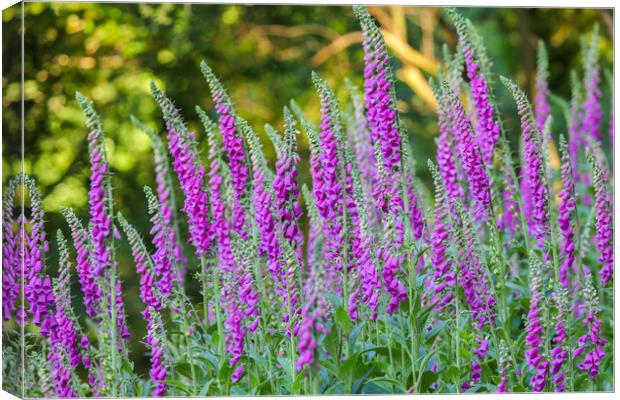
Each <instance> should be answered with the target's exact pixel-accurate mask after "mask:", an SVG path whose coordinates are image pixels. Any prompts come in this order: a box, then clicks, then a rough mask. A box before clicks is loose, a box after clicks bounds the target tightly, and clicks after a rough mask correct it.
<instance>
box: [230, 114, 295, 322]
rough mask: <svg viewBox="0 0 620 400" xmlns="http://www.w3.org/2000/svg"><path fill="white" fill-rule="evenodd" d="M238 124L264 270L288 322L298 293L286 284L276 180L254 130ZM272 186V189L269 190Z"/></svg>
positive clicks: (290, 281)
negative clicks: (248, 168) (245, 146)
mask: <svg viewBox="0 0 620 400" xmlns="http://www.w3.org/2000/svg"><path fill="white" fill-rule="evenodd" d="M237 126H239V127H240V130H241V131H242V133H243V135H244V136H245V139H246V142H247V143H248V147H249V153H250V159H251V161H252V178H253V181H252V200H253V205H254V209H253V212H254V215H255V219H254V220H255V224H256V227H257V230H258V233H259V238H258V239H259V249H258V250H259V254H261V255H265V256H266V258H267V269H268V271H269V274H270V276H271V280H272V282H273V283H274V289H275V291H276V293H277V294H278V296H279V298H281V299H283V301H282V304H283V305H284V307H283V318H284V321H285V322H287V321H288V320H289V318H290V316H292V315H293V313H294V312H295V311H294V310H295V308H296V306H297V295H296V293H295V288H294V287H290V285H289V284H290V283H292V280H291V279H290V277H289V276H288V268H287V265H286V261H284V260H285V257H284V254H283V251H284V250H283V245H284V243H283V242H281V241H280V237H282V238H283V239H284V240H286V238H284V234H283V230H282V229H283V227H282V226H281V225H280V218H279V217H280V215H279V213H277V210H279V209H278V208H277V207H278V206H277V205H276V203H275V202H276V194H275V193H274V191H275V179H274V177H273V173H272V172H271V171H270V170H269V169H268V167H267V161H266V160H265V157H264V154H263V149H262V145H261V143H260V141H259V139H258V136H257V135H256V133H255V132H254V131H253V130H252V128H250V126H249V125H248V124H247V122H245V121H243V120H241V119H240V120H239V121H238V123H237ZM272 187H274V190H272V189H271V188H272ZM285 201H286V200H285ZM250 279H251V278H250ZM250 283H251V282H250Z"/></svg>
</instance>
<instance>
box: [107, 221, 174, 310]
mask: <svg viewBox="0 0 620 400" xmlns="http://www.w3.org/2000/svg"><path fill="white" fill-rule="evenodd" d="M118 220H119V222H120V224H121V227H122V228H123V230H124V231H125V234H126V235H127V239H128V241H129V246H130V247H131V255H132V257H133V259H134V263H135V264H136V272H137V274H138V278H139V282H140V299H141V300H142V302H143V303H144V304H145V305H146V306H147V309H149V308H150V309H152V310H154V311H160V310H161V309H162V307H163V304H162V299H161V296H160V294H159V292H158V289H157V288H156V286H155V285H156V281H155V274H154V273H153V270H154V266H153V260H152V259H151V258H150V257H149V253H148V250H147V249H146V246H145V245H144V242H143V241H142V239H141V238H140V235H139V234H138V232H137V231H136V230H135V228H134V227H133V226H131V225H130V224H129V223H128V222H127V220H126V219H125V218H124V217H123V216H122V215H120V214H119V216H118Z"/></svg>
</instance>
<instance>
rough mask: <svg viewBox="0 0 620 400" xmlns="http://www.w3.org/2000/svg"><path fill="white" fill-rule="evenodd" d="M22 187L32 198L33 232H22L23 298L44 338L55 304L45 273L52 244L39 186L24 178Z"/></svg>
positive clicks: (24, 224) (25, 176)
mask: <svg viewBox="0 0 620 400" xmlns="http://www.w3.org/2000/svg"><path fill="white" fill-rule="evenodd" d="M23 184H24V186H25V189H26V193H27V194H28V196H29V198H30V210H31V211H30V212H31V221H30V224H31V229H30V233H29V234H28V233H26V232H25V231H23V232H20V235H23V237H24V241H25V243H24V267H25V270H24V279H25V281H24V297H25V298H26V300H27V302H28V305H29V310H28V311H29V313H30V315H31V316H32V322H33V323H34V324H35V325H37V326H38V327H40V328H41V335H42V336H47V335H48V334H49V329H50V324H51V322H52V321H50V317H51V315H52V308H53V305H54V294H53V292H52V283H51V280H50V277H49V276H47V275H46V274H45V272H44V268H45V266H44V260H45V253H47V251H48V250H49V245H48V243H47V240H46V239H45V230H44V228H43V217H44V215H43V209H42V208H41V195H40V194H39V191H38V190H37V188H36V183H35V181H34V179H32V178H31V177H29V176H27V175H24V177H23ZM21 224H22V226H26V224H27V220H26V218H24V217H23V216H22V221H21Z"/></svg>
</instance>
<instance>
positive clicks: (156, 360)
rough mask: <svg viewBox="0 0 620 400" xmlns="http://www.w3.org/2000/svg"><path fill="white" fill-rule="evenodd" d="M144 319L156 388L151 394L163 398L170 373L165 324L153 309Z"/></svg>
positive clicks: (145, 314) (152, 377) (152, 378)
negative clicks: (167, 366)
mask: <svg viewBox="0 0 620 400" xmlns="http://www.w3.org/2000/svg"><path fill="white" fill-rule="evenodd" d="M143 316H144V319H145V320H146V329H147V336H146V345H147V346H148V347H149V348H150V350H151V357H150V362H151V368H150V370H149V377H150V378H151V380H152V381H153V384H154V385H155V387H154V388H153V392H152V393H151V394H152V396H153V397H162V396H165V395H166V391H167V389H168V385H167V384H166V379H167V375H168V372H167V371H166V365H167V362H166V359H167V356H166V353H165V351H166V350H165V349H166V347H165V345H166V344H165V342H164V341H165V335H164V333H163V324H162V321H161V317H160V315H159V313H158V312H157V311H155V310H154V309H153V308H151V307H147V309H146V310H144V312H143Z"/></svg>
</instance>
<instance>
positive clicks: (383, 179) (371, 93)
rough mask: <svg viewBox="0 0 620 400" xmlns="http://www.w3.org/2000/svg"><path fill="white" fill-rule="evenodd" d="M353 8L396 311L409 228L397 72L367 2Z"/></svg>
mask: <svg viewBox="0 0 620 400" xmlns="http://www.w3.org/2000/svg"><path fill="white" fill-rule="evenodd" d="M353 11H354V12H355V14H356V16H357V18H358V20H359V21H360V25H361V27H362V35H363V38H364V42H363V44H364V53H365V56H364V62H365V67H364V79H365V81H364V96H365V98H364V101H365V104H366V120H367V121H368V126H369V128H370V136H371V138H372V143H373V145H375V146H377V147H378V149H379V156H380V158H379V159H377V163H378V164H379V165H378V167H379V168H380V169H381V171H382V173H379V181H380V182H379V184H378V185H377V186H376V188H375V189H376V190H375V193H373V197H375V200H376V202H377V206H378V208H379V209H380V210H381V211H382V212H383V214H384V217H383V219H384V221H383V223H384V226H386V227H387V228H386V229H385V231H384V238H383V243H382V247H381V249H380V250H379V253H380V257H381V259H382V261H383V263H384V267H383V272H382V274H381V275H382V277H383V283H384V285H385V288H386V290H387V292H388V293H389V295H390V302H389V303H388V306H387V312H388V314H390V315H391V314H393V313H394V312H395V311H396V310H397V309H398V304H399V303H400V302H403V301H405V300H407V298H408V294H407V290H406V289H405V287H404V285H403V283H402V282H401V280H400V279H399V277H398V275H399V272H400V269H401V267H402V263H403V257H402V254H401V252H402V246H403V242H404V230H405V229H404V224H405V221H404V220H403V214H404V212H403V211H404V209H405V205H404V202H403V182H402V160H401V150H402V139H401V132H400V122H399V119H398V112H397V109H396V96H395V93H394V86H393V82H394V78H393V75H392V70H391V68H390V64H389V56H388V53H387V49H386V45H385V42H384V40H383V37H382V35H381V32H380V31H379V29H378V27H377V26H376V25H375V23H374V21H373V20H372V18H371V17H370V14H369V13H368V10H367V9H366V8H365V7H361V6H354V8H353Z"/></svg>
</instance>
